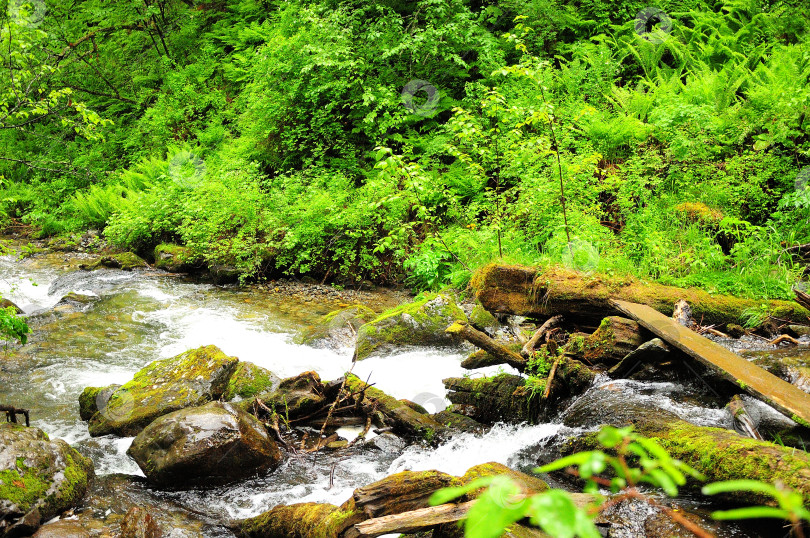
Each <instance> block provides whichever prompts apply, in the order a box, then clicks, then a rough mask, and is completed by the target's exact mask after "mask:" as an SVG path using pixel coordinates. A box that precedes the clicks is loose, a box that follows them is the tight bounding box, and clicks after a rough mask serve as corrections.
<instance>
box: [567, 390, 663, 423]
mask: <svg viewBox="0 0 810 538" xmlns="http://www.w3.org/2000/svg"><path fill="white" fill-rule="evenodd" d="M654 416H659V417H660V418H661V419H667V420H677V419H678V416H677V415H675V414H674V413H672V412H670V411H667V410H665V409H662V408H661V407H659V406H658V405H656V404H655V402H654V401H653V400H652V399H647V398H645V399H641V398H634V397H633V395H632V394H628V393H627V392H624V391H620V390H612V389H611V388H610V386H607V387H600V388H594V389H593V390H590V391H588V392H586V393H585V394H583V395H582V396H581V397H580V398H579V399H577V400H576V401H575V402H574V403H573V405H571V407H569V408H568V409H567V410H566V411H565V413H564V414H563V424H565V425H566V426H570V427H573V428H594V427H596V426H599V425H601V424H610V425H612V426H626V425H628V424H633V423H634V422H635V421H639V420H644V419H645V418H646V417H654Z"/></svg>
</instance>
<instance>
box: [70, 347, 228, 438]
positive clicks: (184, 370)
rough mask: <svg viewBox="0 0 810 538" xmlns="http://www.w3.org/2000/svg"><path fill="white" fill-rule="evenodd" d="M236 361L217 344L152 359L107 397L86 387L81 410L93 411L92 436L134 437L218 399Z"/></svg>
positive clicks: (226, 384) (224, 388)
mask: <svg viewBox="0 0 810 538" xmlns="http://www.w3.org/2000/svg"><path fill="white" fill-rule="evenodd" d="M238 362H239V359H237V358H236V357H229V356H228V355H225V353H223V352H222V351H221V350H220V349H219V348H218V347H216V346H205V347H200V348H197V349H192V350H189V351H186V352H185V353H181V354H180V355H177V356H175V357H171V358H168V359H161V360H157V361H154V362H152V363H151V364H149V365H148V366H146V367H145V368H143V369H142V370H140V371H139V372H138V373H136V374H135V377H134V378H133V379H132V380H131V381H128V382H127V383H124V385H122V386H121V387H118V388H117V389H115V390H114V391H112V393H111V394H109V396H108V397H107V395H106V394H105V393H104V391H97V390H96V389H95V388H93V387H90V388H87V389H85V392H84V393H83V394H82V396H80V398H79V399H80V402H84V403H83V404H82V413H83V414H85V416H86V414H87V413H90V412H92V413H93V415H92V417H91V418H90V423H89V430H90V435H92V436H98V435H107V434H111V433H112V434H116V435H120V436H129V435H136V434H137V433H138V432H140V431H141V430H142V429H143V428H145V427H146V426H147V425H148V424H149V423H150V422H152V421H153V420H155V419H156V418H158V417H160V416H163V415H166V414H168V413H171V412H172V411H177V410H179V409H184V408H186V407H194V406H199V405H203V404H205V403H207V402H210V401H212V400H218V399H219V398H220V397H222V395H223V394H224V393H225V392H226V390H227V386H228V382H229V380H230V378H231V375H232V374H233V371H234V369H235V368H236V365H237V363H238ZM93 391H96V394H92V392H93ZM91 402H92V403H91ZM93 405H95V408H93Z"/></svg>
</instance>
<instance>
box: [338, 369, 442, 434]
mask: <svg viewBox="0 0 810 538" xmlns="http://www.w3.org/2000/svg"><path fill="white" fill-rule="evenodd" d="M346 389H347V390H348V391H349V392H351V393H354V394H360V393H363V394H364V395H365V398H364V401H368V402H371V403H372V404H373V405H374V406H375V407H376V409H377V411H378V412H379V413H380V414H382V415H383V417H384V419H385V421H386V422H387V424H385V425H390V426H392V427H393V428H394V433H397V434H400V435H405V436H408V437H412V438H421V439H424V440H426V441H429V442H432V441H435V440H436V436H437V434H439V433H441V432H442V430H443V427H442V425H441V424H439V423H438V422H436V421H435V420H433V419H432V418H431V417H430V415H427V414H424V413H420V412H419V411H416V410H414V409H412V408H411V407H409V406H408V405H406V404H404V403H403V402H402V401H400V400H397V399H395V398H393V397H392V396H389V395H388V394H386V393H384V392H383V391H381V390H380V389H377V388H374V387H372V386H370V385H367V384H366V383H365V382H364V381H362V380H361V379H360V378H358V377H357V376H355V375H352V374H349V375H348V376H347V378H346Z"/></svg>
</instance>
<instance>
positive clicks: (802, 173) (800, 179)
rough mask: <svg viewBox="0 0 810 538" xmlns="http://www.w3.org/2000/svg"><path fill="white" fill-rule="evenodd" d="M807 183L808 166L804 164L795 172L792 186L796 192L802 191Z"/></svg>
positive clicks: (808, 175) (809, 168) (809, 180)
mask: <svg viewBox="0 0 810 538" xmlns="http://www.w3.org/2000/svg"><path fill="white" fill-rule="evenodd" d="M808 183H810V166H805V167H804V168H802V169H801V170H799V173H798V174H796V180H795V181H794V182H793V187H794V188H795V189H796V192H804V191H805V190H806V189H807V184H808Z"/></svg>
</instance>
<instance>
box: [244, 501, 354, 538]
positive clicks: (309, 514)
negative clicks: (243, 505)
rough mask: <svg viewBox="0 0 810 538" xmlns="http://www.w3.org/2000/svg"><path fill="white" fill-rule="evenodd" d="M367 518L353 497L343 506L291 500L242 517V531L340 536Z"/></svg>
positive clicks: (256, 536) (250, 537)
mask: <svg viewBox="0 0 810 538" xmlns="http://www.w3.org/2000/svg"><path fill="white" fill-rule="evenodd" d="M364 519H366V518H365V516H364V515H362V513H360V512H359V511H357V510H355V509H354V507H353V504H352V503H351V501H349V502H347V503H345V504H344V505H343V506H341V507H337V506H335V505H332V504H319V503H299V504H290V505H287V506H276V507H275V508H273V509H272V510H268V511H267V512H264V513H263V514H260V515H258V516H256V517H252V518H249V519H244V520H242V521H239V522H238V525H239V531H238V534H239V536H242V537H244V538H267V537H279V538H281V537H285V538H314V537H318V538H338V537H339V536H341V535H342V533H343V531H344V530H346V529H348V528H349V527H351V526H352V525H354V524H355V523H357V522H360V521H362V520H364Z"/></svg>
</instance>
